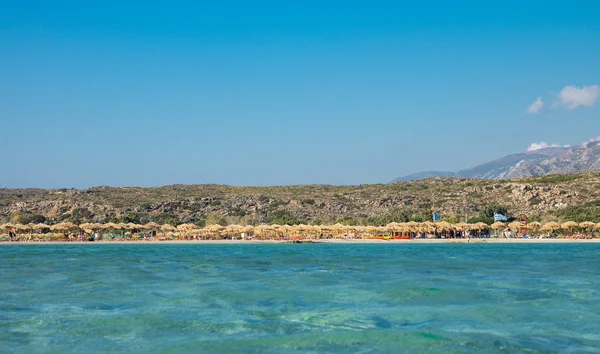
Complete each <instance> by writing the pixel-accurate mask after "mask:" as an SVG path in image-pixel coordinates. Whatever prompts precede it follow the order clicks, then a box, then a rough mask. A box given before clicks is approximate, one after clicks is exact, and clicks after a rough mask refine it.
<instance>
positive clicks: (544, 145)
mask: <svg viewBox="0 0 600 354" xmlns="http://www.w3.org/2000/svg"><path fill="white" fill-rule="evenodd" d="M569 146H570V145H560V144H548V143H547V142H545V141H540V142H539V143H532V144H531V145H529V147H528V148H527V151H534V150H539V149H545V148H550V147H569Z"/></svg>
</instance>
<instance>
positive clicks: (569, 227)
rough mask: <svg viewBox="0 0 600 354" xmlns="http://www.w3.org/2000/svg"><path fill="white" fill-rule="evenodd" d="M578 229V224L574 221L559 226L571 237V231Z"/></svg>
mask: <svg viewBox="0 0 600 354" xmlns="http://www.w3.org/2000/svg"><path fill="white" fill-rule="evenodd" d="M576 227H579V224H578V223H576V222H575V221H566V222H564V223H562V224H561V225H560V228H561V229H563V230H569V233H570V234H571V235H573V229H574V228H576Z"/></svg>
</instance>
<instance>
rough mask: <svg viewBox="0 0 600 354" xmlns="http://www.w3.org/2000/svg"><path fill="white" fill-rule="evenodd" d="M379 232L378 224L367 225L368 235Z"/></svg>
mask: <svg viewBox="0 0 600 354" xmlns="http://www.w3.org/2000/svg"><path fill="white" fill-rule="evenodd" d="M376 234H377V226H367V235H369V236H375V235H376Z"/></svg>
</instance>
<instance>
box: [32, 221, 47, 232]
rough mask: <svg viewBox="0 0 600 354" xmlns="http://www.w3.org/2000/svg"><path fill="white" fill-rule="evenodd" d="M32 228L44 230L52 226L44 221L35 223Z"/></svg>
mask: <svg viewBox="0 0 600 354" xmlns="http://www.w3.org/2000/svg"><path fill="white" fill-rule="evenodd" d="M32 228H33V229H34V230H38V231H41V230H44V229H48V228H50V226H48V225H46V224H44V223H39V224H35V225H33V226H32Z"/></svg>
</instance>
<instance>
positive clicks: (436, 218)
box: [433, 213, 441, 221]
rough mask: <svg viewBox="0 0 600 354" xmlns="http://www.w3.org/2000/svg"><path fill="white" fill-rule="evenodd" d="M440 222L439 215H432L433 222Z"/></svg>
mask: <svg viewBox="0 0 600 354" xmlns="http://www.w3.org/2000/svg"><path fill="white" fill-rule="evenodd" d="M440 220H441V218H440V214H437V213H433V221H440Z"/></svg>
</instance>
